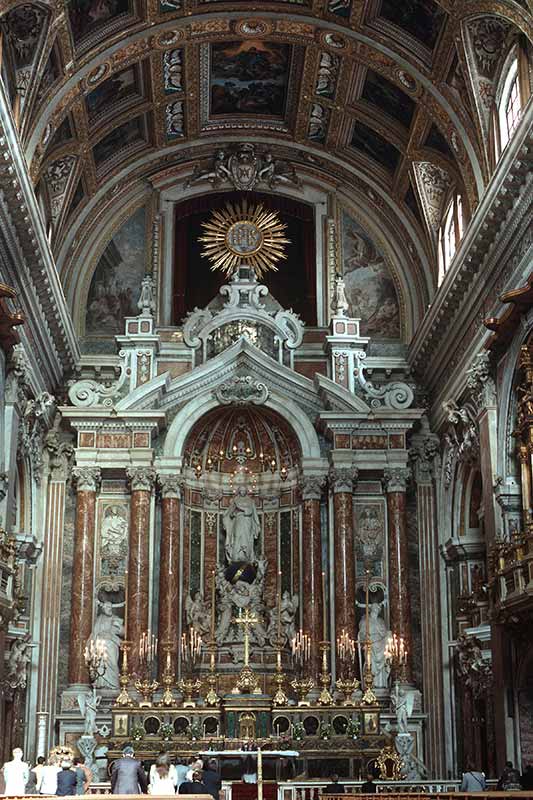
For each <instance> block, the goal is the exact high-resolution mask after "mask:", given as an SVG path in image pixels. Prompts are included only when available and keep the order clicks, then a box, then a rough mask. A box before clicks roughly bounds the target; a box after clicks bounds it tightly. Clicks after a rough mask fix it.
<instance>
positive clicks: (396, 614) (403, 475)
mask: <svg viewBox="0 0 533 800" xmlns="http://www.w3.org/2000/svg"><path fill="white" fill-rule="evenodd" d="M408 476H409V472H408V470H407V469H392V470H387V471H386V472H385V475H384V478H385V489H386V492H387V511H388V536H389V608H390V627H391V630H392V632H393V633H395V634H396V635H397V636H402V637H403V639H404V641H405V644H406V647H407V650H408V653H409V661H410V655H411V653H412V652H413V637H412V633H411V600H410V597H409V581H408V550H407V519H406V510H405V489H406V486H407V479H408ZM407 677H408V679H410V677H411V669H410V663H408V665H407Z"/></svg>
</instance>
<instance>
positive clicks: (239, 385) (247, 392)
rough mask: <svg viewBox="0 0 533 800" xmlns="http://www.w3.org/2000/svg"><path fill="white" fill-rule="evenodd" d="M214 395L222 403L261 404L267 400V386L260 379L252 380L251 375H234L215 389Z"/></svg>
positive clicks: (239, 404)
mask: <svg viewBox="0 0 533 800" xmlns="http://www.w3.org/2000/svg"><path fill="white" fill-rule="evenodd" d="M214 394H215V397H216V399H217V400H218V402H219V403H221V404H222V405H238V406H241V405H247V404H248V403H253V405H256V406H261V405H263V404H264V403H266V401H267V400H268V397H269V391H268V387H267V385H266V384H265V383H263V382H262V381H254V380H253V378H252V376H251V375H243V376H240V375H236V376H235V377H234V378H233V379H232V380H231V381H225V382H224V383H222V384H221V385H220V386H218V387H217V388H216V389H215V392H214Z"/></svg>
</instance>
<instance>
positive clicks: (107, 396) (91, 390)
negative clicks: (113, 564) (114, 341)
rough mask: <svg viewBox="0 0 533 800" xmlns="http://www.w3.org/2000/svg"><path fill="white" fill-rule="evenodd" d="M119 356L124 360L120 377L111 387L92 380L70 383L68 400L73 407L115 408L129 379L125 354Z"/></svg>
mask: <svg viewBox="0 0 533 800" xmlns="http://www.w3.org/2000/svg"><path fill="white" fill-rule="evenodd" d="M119 356H120V357H121V359H122V361H121V364H120V375H119V377H118V379H117V380H116V381H115V382H114V383H112V384H111V385H110V386H106V385H105V384H103V383H99V382H98V381H95V380H93V379H92V378H83V379H82V380H80V381H69V383H68V387H69V388H68V399H69V400H70V402H71V403H72V405H73V406H78V407H79V408H91V407H92V406H104V407H106V408H111V407H112V406H113V404H114V402H115V401H116V400H117V399H118V398H119V397H120V396H121V393H122V389H123V387H124V384H125V383H126V379H127V378H128V377H129V374H128V373H129V370H128V367H127V366H126V354H125V352H124V351H123V350H121V351H120V353H119Z"/></svg>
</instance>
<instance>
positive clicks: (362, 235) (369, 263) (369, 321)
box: [342, 212, 400, 339]
mask: <svg viewBox="0 0 533 800" xmlns="http://www.w3.org/2000/svg"><path fill="white" fill-rule="evenodd" d="M342 257H343V271H344V280H345V283H346V296H347V298H348V302H349V303H350V308H349V314H350V316H352V317H358V318H360V319H361V332H362V333H363V335H365V336H366V335H368V336H372V337H375V338H381V339H398V338H400V305H399V303H398V296H397V294H396V288H395V286H394V281H393V279H392V276H391V273H390V270H389V268H388V266H387V264H386V261H385V258H384V256H383V253H381V252H380V250H379V248H378V247H377V246H376V245H375V244H374V242H373V241H372V239H371V238H370V237H369V235H368V234H367V233H366V231H364V230H363V228H362V227H361V226H360V225H359V223H358V222H356V221H355V220H354V219H352V218H351V217H350V216H349V215H348V214H347V213H346V212H343V214H342Z"/></svg>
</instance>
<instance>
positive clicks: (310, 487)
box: [300, 475, 326, 500]
mask: <svg viewBox="0 0 533 800" xmlns="http://www.w3.org/2000/svg"><path fill="white" fill-rule="evenodd" d="M325 484H326V476H325V475H303V476H302V477H301V478H300V489H301V492H302V499H303V500H320V498H321V497H322V489H323V488H324V486H325Z"/></svg>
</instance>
